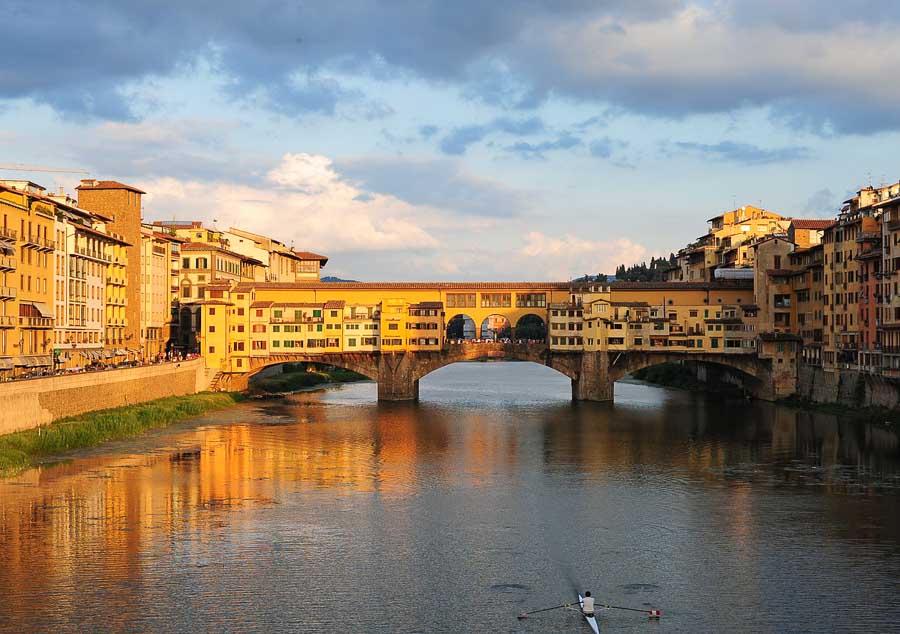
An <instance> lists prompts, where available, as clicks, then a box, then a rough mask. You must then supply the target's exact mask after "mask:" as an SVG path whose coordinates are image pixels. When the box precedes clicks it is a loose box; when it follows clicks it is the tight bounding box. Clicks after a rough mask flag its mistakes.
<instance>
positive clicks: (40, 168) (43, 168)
mask: <svg viewBox="0 0 900 634" xmlns="http://www.w3.org/2000/svg"><path fill="white" fill-rule="evenodd" d="M0 171H3V172H55V173H58V174H90V172H89V171H87V170H79V169H68V168H65V167H50V166H48V165H27V164H25V163H0Z"/></svg>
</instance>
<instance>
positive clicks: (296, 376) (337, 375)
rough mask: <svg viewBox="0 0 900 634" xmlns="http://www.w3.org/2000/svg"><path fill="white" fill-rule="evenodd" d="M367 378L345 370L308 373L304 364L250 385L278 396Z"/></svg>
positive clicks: (251, 387)
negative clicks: (318, 386) (323, 385)
mask: <svg viewBox="0 0 900 634" xmlns="http://www.w3.org/2000/svg"><path fill="white" fill-rule="evenodd" d="M366 380H368V379H367V377H365V376H363V375H362V374H358V373H356V372H352V371H350V370H344V369H343V368H333V369H330V370H321V369H319V370H316V371H314V372H307V370H306V368H305V367H304V365H303V364H287V363H286V364H285V367H284V371H283V372H282V373H281V374H274V375H272V376H266V377H262V378H258V379H253V381H252V382H251V383H250V389H251V390H252V391H259V392H267V393H270V394H276V393H279V392H294V391H296V390H300V389H303V388H305V387H313V386H315V385H321V384H323V383H350V382H352V381H366Z"/></svg>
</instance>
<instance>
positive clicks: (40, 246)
mask: <svg viewBox="0 0 900 634" xmlns="http://www.w3.org/2000/svg"><path fill="white" fill-rule="evenodd" d="M22 242H24V243H25V246H26V247H32V248H35V249H37V250H38V251H53V250H54V249H56V240H48V239H47V238H42V237H40V236H39V235H35V234H30V233H29V234H28V235H23V236H22Z"/></svg>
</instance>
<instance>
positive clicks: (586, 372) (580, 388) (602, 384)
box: [572, 352, 613, 402]
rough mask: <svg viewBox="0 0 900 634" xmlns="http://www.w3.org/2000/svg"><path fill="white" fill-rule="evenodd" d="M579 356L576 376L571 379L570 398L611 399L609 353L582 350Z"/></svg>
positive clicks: (606, 400) (611, 386)
mask: <svg viewBox="0 0 900 634" xmlns="http://www.w3.org/2000/svg"><path fill="white" fill-rule="evenodd" d="M579 356H580V359H579V363H578V369H577V371H576V376H575V378H573V379H572V400H573V401H597V402H609V401H612V400H613V381H611V380H610V378H609V355H608V354H607V353H606V352H582V353H581V354H580V355H579Z"/></svg>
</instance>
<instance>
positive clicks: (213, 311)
mask: <svg viewBox="0 0 900 634" xmlns="http://www.w3.org/2000/svg"><path fill="white" fill-rule="evenodd" d="M209 314H210V315H215V314H216V309H215V308H213V307H212V306H210V308H209Z"/></svg>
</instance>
